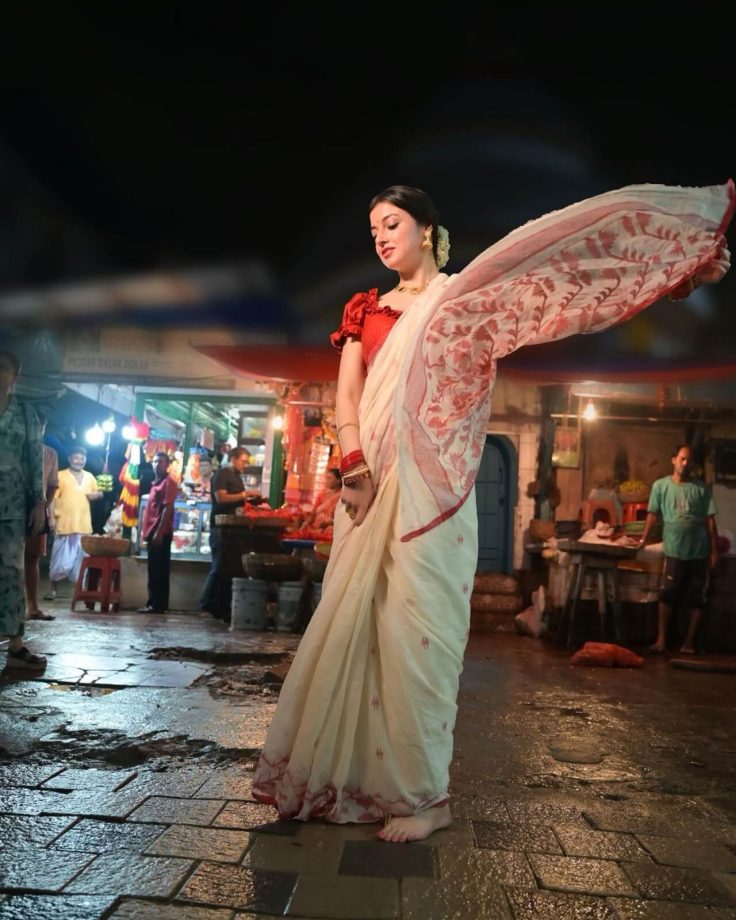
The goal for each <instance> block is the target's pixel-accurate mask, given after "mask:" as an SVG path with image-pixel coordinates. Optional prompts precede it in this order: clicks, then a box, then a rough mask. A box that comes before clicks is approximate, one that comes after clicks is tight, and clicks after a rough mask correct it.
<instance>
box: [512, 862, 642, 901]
mask: <svg viewBox="0 0 736 920" xmlns="http://www.w3.org/2000/svg"><path fill="white" fill-rule="evenodd" d="M529 862H530V863H531V864H532V868H533V869H534V872H535V874H536V876H537V878H538V879H539V884H540V886H541V887H542V888H551V889H553V890H555V891H569V892H573V893H574V892H578V893H580V894H591V895H603V896H606V895H615V894H623V895H630V896H632V897H636V893H637V892H636V890H635V889H634V888H633V887H632V885H631V882H630V881H629V880H628V878H627V877H626V875H624V873H623V871H622V870H621V869H620V868H619V867H618V866H617V865H616V864H615V863H613V862H607V861H605V860H601V859H579V858H577V857H573V856H542V855H540V854H538V853H530V854H529Z"/></svg>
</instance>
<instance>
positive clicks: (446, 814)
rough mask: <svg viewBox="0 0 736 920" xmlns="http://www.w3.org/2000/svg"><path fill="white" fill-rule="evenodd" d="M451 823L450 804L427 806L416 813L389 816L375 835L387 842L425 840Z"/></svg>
mask: <svg viewBox="0 0 736 920" xmlns="http://www.w3.org/2000/svg"><path fill="white" fill-rule="evenodd" d="M451 824H452V815H451V814H450V806H449V805H441V806H440V807H439V808H428V809H427V810H426V811H422V812H420V813H419V814H418V815H410V816H408V817H406V818H398V817H394V818H390V819H389V821H388V824H387V825H386V826H385V827H384V828H382V829H381V830H380V831H379V832H378V833H377V834H376V837H378V838H379V839H381V840H387V841H389V843H409V842H410V841H412V840H426V838H427V837H429V836H430V834H433V833H434V832H435V831H438V830H441V829H442V828H443V827H449V826H450V825H451Z"/></svg>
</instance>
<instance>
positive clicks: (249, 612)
mask: <svg viewBox="0 0 736 920" xmlns="http://www.w3.org/2000/svg"><path fill="white" fill-rule="evenodd" d="M267 592H268V583H267V582H265V581H259V580H258V579H256V578H233V589H232V601H231V604H230V629H265V628H266V614H267V611H266V600H267Z"/></svg>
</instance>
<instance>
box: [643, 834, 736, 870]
mask: <svg viewBox="0 0 736 920" xmlns="http://www.w3.org/2000/svg"><path fill="white" fill-rule="evenodd" d="M638 836H639V840H640V841H641V843H642V844H643V845H644V846H645V847H646V848H647V850H649V852H650V853H651V854H652V856H653V857H654V859H655V860H656V861H657V862H658V863H660V865H664V866H679V867H680V868H683V869H704V870H705V871H712V872H736V855H734V854H733V853H731V852H730V850H728V848H727V847H726V846H724V845H723V844H722V843H708V842H706V841H703V840H701V841H698V842H697V843H696V842H694V841H693V840H683V839H682V838H680V837H650V836H646V835H642V834H639V835H638Z"/></svg>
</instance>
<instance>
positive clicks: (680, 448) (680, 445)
mask: <svg viewBox="0 0 736 920" xmlns="http://www.w3.org/2000/svg"><path fill="white" fill-rule="evenodd" d="M683 447H687V449H688V450H689V451H692V446H691V445H690V444H678V445H677V447H675V450H674V452H673V454H672V457H673V459H674V458H675V457H676V456H677V455H678V454H679V453H680V451H681V450H682V448H683Z"/></svg>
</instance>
